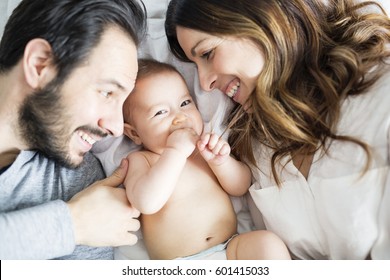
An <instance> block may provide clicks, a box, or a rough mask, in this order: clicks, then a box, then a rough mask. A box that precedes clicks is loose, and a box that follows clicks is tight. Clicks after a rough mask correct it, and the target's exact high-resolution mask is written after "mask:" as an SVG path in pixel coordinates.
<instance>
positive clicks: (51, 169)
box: [0, 151, 113, 259]
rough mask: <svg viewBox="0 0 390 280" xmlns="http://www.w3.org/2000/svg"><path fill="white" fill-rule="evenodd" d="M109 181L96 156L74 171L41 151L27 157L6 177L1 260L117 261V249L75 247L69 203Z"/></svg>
mask: <svg viewBox="0 0 390 280" xmlns="http://www.w3.org/2000/svg"><path fill="white" fill-rule="evenodd" d="M104 177H105V174H104V172H103V169H102V167H101V165H100V163H99V161H98V160H97V159H96V158H95V157H94V156H93V155H92V154H87V155H86V156H85V160H84V163H83V164H82V165H81V166H80V167H79V168H77V169H68V168H64V167H63V166H61V165H58V164H57V163H56V162H54V161H52V160H49V159H47V158H46V157H44V156H42V155H41V154H39V153H38V152H35V151H23V152H21V153H20V154H19V156H18V157H17V159H16V160H15V162H14V163H13V164H12V165H11V166H10V167H8V168H7V169H6V170H2V171H1V172H0V259H53V258H59V259H113V248H111V247H101V248H95V247H88V246H76V245H75V239H74V233H73V225H72V221H71V216H70V212H69V208H68V207H67V205H66V203H65V202H66V201H68V200H70V199H71V198H72V197H73V196H74V195H75V194H76V193H78V192H79V191H81V190H82V189H84V188H85V187H87V186H89V185H90V184H92V183H93V182H95V181H97V180H100V179H102V178H104Z"/></svg>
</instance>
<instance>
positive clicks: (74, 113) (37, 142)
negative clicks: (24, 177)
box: [19, 28, 138, 167]
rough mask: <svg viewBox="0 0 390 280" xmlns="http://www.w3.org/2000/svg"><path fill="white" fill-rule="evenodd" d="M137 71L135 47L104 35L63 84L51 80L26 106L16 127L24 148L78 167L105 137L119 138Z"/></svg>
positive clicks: (116, 35)
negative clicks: (127, 100) (124, 105)
mask: <svg viewBox="0 0 390 280" xmlns="http://www.w3.org/2000/svg"><path fill="white" fill-rule="evenodd" d="M137 71H138V65H137V50H136V47H135V45H134V43H133V41H132V40H131V39H130V38H129V37H128V36H127V35H126V34H125V33H123V32H122V31H120V30H118V29H114V28H110V29H107V30H106V32H105V33H104V34H103V37H102V40H101V42H100V43H99V44H98V45H97V46H96V47H95V49H93V50H92V52H91V54H90V56H89V58H88V59H87V61H86V62H85V63H84V64H83V65H81V66H79V67H78V68H76V69H75V70H74V71H73V72H72V73H71V74H70V76H69V77H68V78H67V80H66V81H65V83H63V84H59V83H58V82H56V81H55V79H54V81H53V82H51V83H49V84H48V85H47V86H46V87H45V88H43V89H42V90H39V91H37V92H35V93H34V94H31V95H30V96H29V97H28V98H27V99H26V100H25V102H24V104H23V106H22V107H21V110H20V112H19V125H20V127H21V134H22V138H23V139H24V141H25V142H26V144H27V146H28V147H29V148H31V149H37V150H39V151H42V152H43V153H44V154H46V155H47V156H48V157H51V158H54V159H55V160H57V161H59V162H60V163H62V164H65V165H67V166H70V167H76V166H78V165H79V164H80V163H81V162H82V160H83V157H84V155H85V153H87V152H88V151H89V150H90V149H91V148H92V145H93V144H94V143H96V141H99V140H100V139H101V138H102V137H104V136H106V135H108V134H110V135H113V136H120V135H122V133H123V116H122V106H123V102H124V101H125V99H126V98H127V96H128V95H129V93H130V92H131V90H132V89H133V87H134V83H135V78H136V75H137Z"/></svg>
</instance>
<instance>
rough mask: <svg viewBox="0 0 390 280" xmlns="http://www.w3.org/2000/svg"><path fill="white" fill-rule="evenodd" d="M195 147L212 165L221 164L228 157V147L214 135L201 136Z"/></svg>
mask: <svg viewBox="0 0 390 280" xmlns="http://www.w3.org/2000/svg"><path fill="white" fill-rule="evenodd" d="M197 146H198V150H199V152H200V154H201V155H202V156H203V158H204V159H205V160H206V161H207V162H208V163H209V164H212V165H221V164H223V163H224V162H225V161H226V160H227V159H228V158H229V155H230V145H229V144H228V143H227V142H226V141H225V140H224V139H222V138H221V137H219V136H218V135H216V134H214V133H213V134H210V133H206V134H204V135H202V136H201V138H200V140H199V141H198V143H197Z"/></svg>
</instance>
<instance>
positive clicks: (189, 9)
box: [165, 0, 390, 185]
mask: <svg viewBox="0 0 390 280" xmlns="http://www.w3.org/2000/svg"><path fill="white" fill-rule="evenodd" d="M178 25H180V26H183V27H187V28H191V29H196V30H199V31H202V32H206V33H210V34H213V35H216V36H237V37H240V38H242V37H244V38H249V39H251V40H252V41H253V42H254V43H255V44H257V46H258V47H259V50H261V51H262V53H263V54H264V58H265V64H264V68H263V70H262V72H261V74H260V77H259V79H258V82H257V87H256V89H255V92H254V93H253V94H252V95H251V96H250V97H249V100H248V102H250V104H251V113H246V112H245V111H244V110H243V109H242V107H241V106H237V107H236V109H235V110H233V111H232V113H231V114H230V119H229V123H228V127H229V128H230V134H229V142H230V144H231V145H232V151H233V154H234V155H235V156H236V157H237V158H238V159H240V160H243V161H245V162H247V163H249V164H251V165H252V166H256V167H257V166H258V164H257V161H256V158H255V156H254V151H253V146H252V145H253V144H254V143H255V144H256V143H261V144H263V145H265V146H267V147H269V148H271V149H273V151H274V153H273V156H272V159H271V164H272V172H273V176H274V178H275V181H276V183H277V184H278V185H280V180H279V177H278V174H277V172H276V168H275V166H276V164H277V163H278V162H280V160H281V159H282V158H283V157H285V156H287V155H291V156H292V157H293V156H294V155H309V154H312V153H314V152H315V151H317V150H318V149H321V150H322V151H324V152H326V151H327V148H328V147H329V144H330V143H331V141H332V140H342V141H352V142H354V143H356V144H357V145H359V146H361V147H362V148H363V149H364V150H365V151H366V153H367V155H368V161H367V164H366V169H367V168H368V166H369V162H370V149H369V147H368V145H367V144H366V143H364V142H362V141H361V140H359V139H356V138H353V137H350V136H348V135H338V134H337V133H336V132H335V127H336V125H337V123H338V120H339V116H340V107H341V104H342V101H343V100H344V99H345V98H346V97H347V96H350V95H357V94H361V93H364V92H365V91H366V90H367V89H368V88H369V87H370V86H371V85H372V84H373V83H375V81H376V80H377V79H378V78H379V77H380V75H381V71H382V70H383V66H384V65H385V64H386V62H388V57H389V55H390V53H389V42H390V20H389V17H388V16H387V15H386V14H385V12H384V10H383V9H382V8H381V6H380V5H379V4H377V3H376V2H374V1H368V2H356V1H352V0H328V1H325V0H267V1H265V0H243V1H231V0H227V1H217V0H203V1H202V0H194V1H191V0H180V1H177V0H172V1H171V3H170V6H169V8H168V12H167V20H166V25H165V27H166V32H167V37H168V41H169V44H170V48H171V50H172V52H173V53H174V54H175V55H176V56H177V57H178V58H179V59H182V60H184V61H188V58H187V57H186V56H185V54H184V52H183V50H182V49H181V47H180V45H179V43H178V41H177V37H176V26H178ZM366 169H365V170H366Z"/></svg>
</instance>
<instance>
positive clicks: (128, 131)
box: [123, 123, 142, 145]
mask: <svg viewBox="0 0 390 280" xmlns="http://www.w3.org/2000/svg"><path fill="white" fill-rule="evenodd" d="M123 133H124V134H125V135H126V136H127V137H129V138H130V139H131V140H133V142H134V143H135V144H137V145H141V144H142V141H141V138H140V137H139V136H138V133H137V131H136V129H135V128H134V126H132V125H131V124H128V123H125V124H124V127H123Z"/></svg>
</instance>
